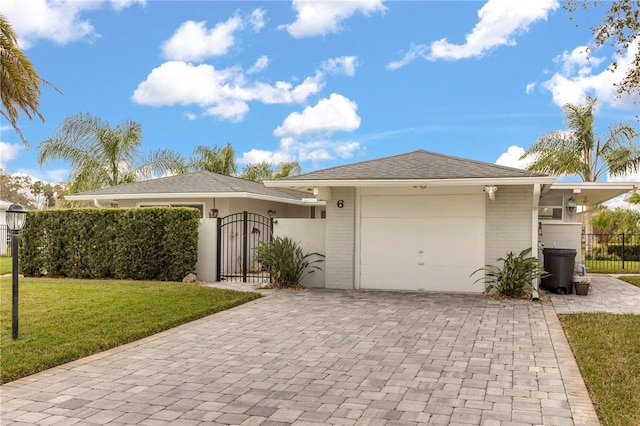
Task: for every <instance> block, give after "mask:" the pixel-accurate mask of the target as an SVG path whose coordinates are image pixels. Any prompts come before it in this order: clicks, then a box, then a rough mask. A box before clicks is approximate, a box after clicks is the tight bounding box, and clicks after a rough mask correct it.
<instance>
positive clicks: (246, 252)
mask: <svg viewBox="0 0 640 426" xmlns="http://www.w3.org/2000/svg"><path fill="white" fill-rule="evenodd" d="M242 219H243V220H242V282H243V283H246V282H247V256H248V255H249V241H248V240H249V232H247V231H248V227H247V225H248V222H249V212H247V211H246V210H245V211H244V216H243V218H242Z"/></svg>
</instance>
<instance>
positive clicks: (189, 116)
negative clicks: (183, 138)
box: [184, 112, 198, 121]
mask: <svg viewBox="0 0 640 426" xmlns="http://www.w3.org/2000/svg"><path fill="white" fill-rule="evenodd" d="M184 116H185V117H186V119H187V120H189V121H194V120H196V119H197V118H198V116H197V115H196V114H194V113H192V112H185V113H184Z"/></svg>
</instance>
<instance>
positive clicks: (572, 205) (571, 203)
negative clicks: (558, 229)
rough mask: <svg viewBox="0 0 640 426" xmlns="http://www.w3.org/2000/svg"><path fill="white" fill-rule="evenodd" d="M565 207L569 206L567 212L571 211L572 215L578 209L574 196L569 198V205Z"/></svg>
mask: <svg viewBox="0 0 640 426" xmlns="http://www.w3.org/2000/svg"><path fill="white" fill-rule="evenodd" d="M565 207H566V208H567V213H569V214H570V215H573V214H575V213H576V210H577V209H578V205H577V204H576V200H574V199H573V197H570V198H569V200H568V201H567V205H566V206H565Z"/></svg>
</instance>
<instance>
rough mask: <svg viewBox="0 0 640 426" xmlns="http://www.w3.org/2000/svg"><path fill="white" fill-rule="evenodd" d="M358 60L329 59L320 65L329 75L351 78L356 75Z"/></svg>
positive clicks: (348, 58) (347, 58) (349, 57)
mask: <svg viewBox="0 0 640 426" xmlns="http://www.w3.org/2000/svg"><path fill="white" fill-rule="evenodd" d="M357 65H358V58H356V57H355V56H341V57H339V58H331V59H328V60H326V61H324V62H323V63H322V69H323V70H324V71H327V72H328V73H331V74H345V75H348V76H349V77H353V76H354V75H355V74H356V66H357Z"/></svg>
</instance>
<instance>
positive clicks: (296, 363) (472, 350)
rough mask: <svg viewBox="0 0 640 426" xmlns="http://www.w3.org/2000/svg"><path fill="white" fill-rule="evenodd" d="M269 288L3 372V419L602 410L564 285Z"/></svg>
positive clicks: (587, 419) (511, 420) (175, 419)
mask: <svg viewBox="0 0 640 426" xmlns="http://www.w3.org/2000/svg"><path fill="white" fill-rule="evenodd" d="M605 281H606V280H605ZM607 285H608V284H607ZM597 286H598V284H596V288H598V287H597ZM634 291H635V290H634ZM267 293H268V294H267V297H265V298H263V299H260V300H257V301H254V302H251V303H248V304H246V305H243V306H240V307H237V308H234V309H231V310H229V311H225V312H221V313H219V314H215V315H212V316H209V317H207V318H203V319H200V320H197V321H194V322H192V323H190V324H185V325H183V326H180V327H176V328H174V329H172V330H168V331H166V332H163V333H160V334H157V335H154V336H151V337H149V338H146V339H143V340H140V341H138V342H135V343H132V344H128V345H125V346H122V347H119V348H115V349H112V350H109V351H106V352H103V353H100V354H97V355H94V356H90V357H87V358H84V359H81V360H78V361H75V362H72V363H69V364H66V365H63V366H60V367H56V368H53V369H51V370H48V371H45V372H42V373H39V374H35V375H33V376H30V377H27V378H25V379H21V380H17V381H15V382H12V383H9V384H6V385H3V386H2V387H0V398H1V416H2V425H19V424H25V425H26V424H29V425H32V424H42V425H70V424H114V425H119V424H142V425H165V424H166V425H168V424H171V425H215V424H232V425H241V424H242V425H288V424H296V425H321V424H337V425H378V424H379V425H382V424H389V425H417V424H450V425H542V424H544V425H574V424H575V425H597V424H598V421H597V418H596V416H595V411H594V409H593V406H592V405H591V402H590V401H589V398H588V395H587V392H586V389H585V386H584V383H583V381H582V378H581V377H580V374H579V372H578V369H577V366H576V363H575V361H574V359H573V357H572V355H571V351H570V349H569V346H568V344H567V341H566V339H565V337H564V334H563V332H562V329H561V327H560V323H559V321H558V318H557V315H556V309H559V308H558V307H559V306H560V305H561V304H559V303H558V302H557V301H556V298H555V297H553V302H552V303H551V302H527V301H487V300H485V298H484V297H482V296H473V295H448V294H423V293H400V292H398V293H392V292H358V291H328V290H305V291H301V292H288V291H277V292H274V291H270V292H267ZM595 294H597V293H596V292H594V295H595ZM594 299H595V298H594ZM568 300H569V299H566V300H565V302H568ZM588 300H589V296H587V297H585V298H583V299H582V300H578V302H586V301H588ZM576 303H577V302H576ZM569 305H570V304H568V303H567V306H569ZM563 309H564V308H563Z"/></svg>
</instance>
